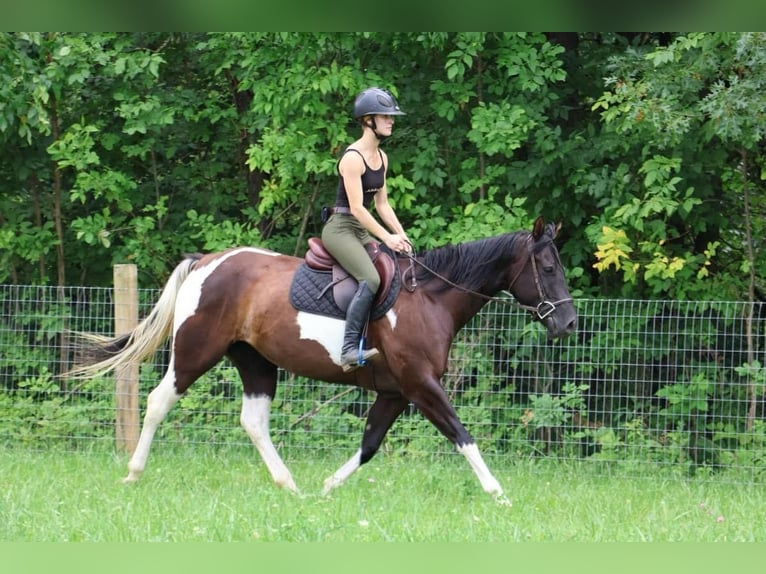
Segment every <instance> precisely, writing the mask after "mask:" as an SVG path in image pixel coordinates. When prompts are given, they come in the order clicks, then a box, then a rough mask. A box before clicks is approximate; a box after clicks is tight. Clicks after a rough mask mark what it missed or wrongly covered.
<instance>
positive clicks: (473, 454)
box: [457, 443, 503, 497]
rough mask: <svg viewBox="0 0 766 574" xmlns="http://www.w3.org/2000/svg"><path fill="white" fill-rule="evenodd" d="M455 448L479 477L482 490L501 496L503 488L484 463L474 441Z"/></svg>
mask: <svg viewBox="0 0 766 574" xmlns="http://www.w3.org/2000/svg"><path fill="white" fill-rule="evenodd" d="M457 450H458V452H459V453H460V454H462V455H463V456H464V457H465V458H466V460H467V461H468V464H470V465H471V468H472V469H473V472H474V473H475V474H476V477H477V478H478V479H479V482H480V483H481V486H482V488H483V489H484V491H485V492H488V493H489V494H491V495H493V496H498V497H499V496H501V495H502V494H503V489H502V488H501V487H500V483H499V482H497V479H496V478H495V477H494V476H492V473H491V472H490V471H489V469H488V468H487V465H486V464H485V463H484V459H483V458H482V456H481V453H480V452H479V447H477V446H476V444H475V443H474V444H465V445H463V446H459V447H457Z"/></svg>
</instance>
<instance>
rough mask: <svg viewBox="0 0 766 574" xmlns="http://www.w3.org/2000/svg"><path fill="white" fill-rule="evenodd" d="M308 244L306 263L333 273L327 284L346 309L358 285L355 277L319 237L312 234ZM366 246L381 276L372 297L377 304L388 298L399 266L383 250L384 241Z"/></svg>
mask: <svg viewBox="0 0 766 574" xmlns="http://www.w3.org/2000/svg"><path fill="white" fill-rule="evenodd" d="M308 245H309V248H308V250H307V251H306V255H305V256H304V260H305V262H306V265H307V266H308V267H309V268H310V269H313V270H314V271H319V272H325V273H326V272H331V273H332V281H331V282H330V284H329V286H328V288H329V287H330V286H331V287H332V290H333V297H334V299H335V304H336V305H337V306H338V307H339V308H340V309H341V310H342V311H344V312H345V311H346V309H348V304H349V303H350V302H351V299H352V298H353V296H354V293H355V292H356V288H357V285H358V283H357V281H356V279H355V278H354V277H352V276H351V275H349V274H348V272H347V271H346V270H345V269H343V267H341V266H340V264H339V263H338V262H337V261H336V260H335V258H334V257H333V256H332V255H331V254H330V252H329V251H327V249H325V246H324V244H323V243H322V240H321V239H320V238H319V237H310V238H309V240H308ZM364 247H365V249H366V250H367V254H368V255H369V256H370V259H371V260H372V263H373V265H375V270H376V271H377V272H378V275H379V276H380V287H378V291H377V293H376V294H375V299H373V307H377V306H379V305H381V304H383V303H384V302H385V301H386V300H387V299H388V295H389V293H390V291H391V287H392V285H393V284H394V279H395V278H396V277H397V271H398V267H397V264H396V261H395V260H394V258H393V257H392V256H391V255H390V254H389V253H387V252H386V251H383V249H382V248H381V244H380V243H378V242H377V241H370V242H369V243H367V244H366V245H365V246H364Z"/></svg>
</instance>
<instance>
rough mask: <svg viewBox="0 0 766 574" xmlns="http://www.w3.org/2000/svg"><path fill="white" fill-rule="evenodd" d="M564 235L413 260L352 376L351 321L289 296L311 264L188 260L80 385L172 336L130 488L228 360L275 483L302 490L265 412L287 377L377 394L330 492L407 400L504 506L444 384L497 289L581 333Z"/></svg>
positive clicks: (248, 251) (544, 232) (561, 332)
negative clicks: (206, 376)
mask: <svg viewBox="0 0 766 574" xmlns="http://www.w3.org/2000/svg"><path fill="white" fill-rule="evenodd" d="M559 228H560V225H559V226H555V225H553V224H547V225H546V224H545V223H544V222H543V220H542V218H538V219H537V221H535V223H534V226H533V229H532V231H531V232H529V231H516V232H513V233H507V234H504V235H500V236H496V237H490V238H486V239H480V240H477V241H473V242H468V243H462V244H458V245H451V246H445V247H440V248H437V249H434V250H431V251H426V252H424V253H422V254H420V255H418V256H417V257H415V258H414V261H409V260H405V261H404V263H405V264H406V265H411V266H413V269H414V270H415V277H416V281H415V283H416V287H415V288H414V289H402V290H401V293H400V295H399V297H398V299H397V300H396V302H395V303H394V305H393V307H392V308H391V309H390V310H389V311H388V312H387V313H386V314H385V315H384V316H382V317H381V318H379V319H377V320H375V321H372V322H371V323H370V325H369V328H368V338H369V342H370V345H372V346H375V347H377V349H378V350H379V351H380V355H378V356H377V357H375V358H374V359H372V360H371V361H370V363H369V364H368V365H367V366H365V367H363V368H360V369H358V370H356V371H353V372H350V373H344V372H343V371H342V370H341V367H340V349H341V343H342V339H343V331H344V322H343V320H340V319H332V318H328V317H325V316H320V315H313V314H309V313H305V312H301V311H297V310H296V309H295V308H294V307H293V306H292V305H291V303H290V300H289V296H288V291H289V289H290V285H291V281H292V279H293V275H294V274H295V272H296V269H298V266H299V265H300V264H301V262H302V259H300V258H296V257H290V256H287V255H282V254H279V253H275V252H271V251H267V250H264V249H258V248H254V247H238V248H232V249H228V250H225V251H222V252H219V253H211V254H207V255H204V256H199V255H198V256H189V257H187V258H185V259H184V260H183V261H181V263H180V264H179V265H178V266H177V267H176V268H175V270H174V271H173V273H172V274H171V276H170V278H169V279H168V281H167V284H166V285H165V288H164V290H163V292H162V294H161V296H160V299H159V301H158V302H157V304H156V305H155V307H154V309H153V310H152V311H151V313H150V314H149V315H148V316H147V317H146V318H145V319H144V320H143V321H142V322H141V323H140V324H139V325H138V327H137V328H136V329H135V330H134V331H133V332H132V333H129V334H126V335H123V336H120V337H116V338H113V339H110V338H106V337H99V336H89V339H90V341H89V342H90V351H91V352H92V353H91V355H90V358H89V360H88V361H87V362H85V364H83V365H81V366H79V367H78V368H76V369H74V370H73V371H72V372H71V373H70V376H73V377H80V378H83V377H84V378H90V377H94V376H98V375H102V374H105V373H107V372H109V371H112V370H114V369H115V368H117V367H120V366H121V365H125V364H126V363H129V362H139V361H142V360H144V359H146V358H148V357H150V356H152V354H153V353H154V351H155V350H156V349H157V348H158V347H159V346H160V345H161V344H162V343H163V342H164V341H165V340H166V339H167V338H168V337H172V340H171V341H172V342H171V348H170V351H171V352H170V361H169V366H168V369H167V371H166V373H165V375H164V376H163V378H162V380H161V381H160V383H159V385H157V387H156V388H155V389H154V390H152V392H151V393H150V394H149V396H148V401H147V406H146V413H145V417H144V421H143V427H142V429H141V434H140V437H139V441H138V445H137V447H136V449H135V451H134V453H133V455H132V457H131V459H130V461H129V463H128V469H129V473H128V475H127V477H126V478H125V479H124V482H132V481H135V480H137V479H138V478H139V477H140V476H141V473H142V472H143V471H144V468H145V466H146V461H147V458H148V456H149V450H150V448H151V444H152V439H153V437H154V433H155V431H156V430H157V427H158V425H159V424H160V423H161V422H162V420H163V419H164V417H165V415H166V414H167V413H168V411H169V410H170V408H171V407H172V406H173V405H174V404H175V403H176V402H177V401H178V400H179V399H180V398H181V396H182V395H183V394H184V392H185V391H186V390H187V389H188V388H189V387H190V386H191V385H192V383H194V381H195V380H197V379H198V378H199V377H200V376H201V375H202V374H203V373H205V372H206V371H208V370H209V369H210V368H212V367H213V366H214V365H215V364H216V363H218V362H219V361H220V360H221V359H222V358H223V357H224V356H227V357H228V358H229V359H230V360H231V361H232V363H233V364H234V365H235V367H236V368H237V370H238V372H239V374H240V376H241V378H242V384H243V398H242V412H241V418H240V421H241V424H242V426H243V427H244V429H245V431H246V432H247V434H248V435H249V436H250V438H251V440H252V442H253V443H254V445H255V447H256V448H257V450H258V452H259V453H260V455H261V457H262V459H263V461H264V463H265V464H266V466H267V468H268V470H269V472H270V473H271V476H272V478H273V480H274V481H275V482H276V484H277V485H279V486H281V487H285V488H288V489H290V490H293V491H297V487H296V485H295V482H294V480H293V477H292V474H291V473H290V471H289V470H288V468H287V466H285V464H284V462H283V461H282V458H281V457H280V456H279V454H278V452H277V450H276V448H275V447H274V445H273V443H272V441H271V437H270V433H269V410H270V406H271V403H272V400H273V399H274V396H275V393H276V388H277V374H278V369H280V368H282V369H284V370H286V371H289V372H292V373H295V374H296V375H300V376H303V377H307V378H310V379H315V380H322V381H330V382H336V383H345V384H349V385H356V386H359V387H363V388H367V389H370V390H372V391H374V392H375V393H376V398H375V400H374V403H373V405H372V407H371V408H370V410H369V414H368V417H367V424H366V425H365V427H364V433H363V436H362V441H361V447H360V448H359V450H358V451H357V452H356V453H355V454H354V455H353V456H352V457H351V458H350V459H349V460H348V462H346V463H345V464H344V465H343V466H341V467H340V468H339V469H338V470H337V471H336V472H335V473H334V474H333V475H332V476H330V477H329V478H328V479H327V480H326V481H325V483H324V492H325V493H327V492H329V491H331V490H332V489H334V488H336V487H338V486H340V485H341V484H343V482H345V481H346V480H347V479H348V478H349V477H350V476H351V475H352V474H353V473H354V472H355V471H356V470H357V469H358V468H359V467H360V466H361V465H363V464H364V463H366V462H367V461H369V460H370V459H371V458H372V457H373V456H374V455H375V453H376V452H377V451H378V448H379V447H380V445H381V443H382V441H383V438H384V437H385V435H386V433H387V432H388V430H389V428H391V425H392V424H393V423H394V421H395V420H396V419H397V417H398V416H399V415H400V414H401V413H402V411H404V409H405V408H406V407H407V406H408V405H409V403H410V402H411V403H413V404H414V405H415V407H416V408H417V409H419V410H420V412H421V413H422V414H423V415H424V416H425V417H426V418H427V419H428V420H429V421H430V422H431V423H433V424H434V425H435V426H436V428H437V429H438V430H439V431H441V433H442V434H443V435H444V436H445V437H446V438H447V439H449V440H450V441H451V442H452V443H453V444H454V445H455V447H456V448H457V450H458V451H459V452H460V453H461V454H463V456H465V458H466V459H467V461H468V463H469V464H470V466H471V468H472V469H473V471H474V473H475V474H476V476H477V478H478V480H479V482H480V483H481V486H482V488H483V489H484V490H485V491H486V492H488V493H490V494H492V495H495V496H498V497H499V496H500V495H502V493H503V490H502V488H501V486H500V484H499V483H498V481H497V480H496V479H495V477H494V476H493V475H492V473H491V472H490V471H489V469H488V468H487V465H486V464H485V462H484V460H483V459H482V456H481V454H480V452H479V450H478V448H477V446H476V444H475V442H474V440H473V439H472V438H471V435H470V434H469V432H468V431H467V430H466V429H465V427H464V426H463V424H462V423H461V422H460V419H459V418H458V416H457V414H456V412H455V409H454V407H453V406H452V405H451V404H450V401H449V399H448V397H447V394H446V393H445V391H444V390H443V388H442V387H441V385H440V378H441V377H442V375H443V374H444V372H445V370H446V369H447V360H448V354H449V349H450V345H451V344H452V341H453V338H454V337H455V335H456V334H457V332H458V331H459V330H460V329H461V328H462V327H463V326H464V325H465V324H466V323H467V322H468V321H469V320H470V319H471V318H472V317H473V316H474V315H476V314H477V313H478V312H479V310H480V309H481V308H482V307H483V306H484V305H485V304H486V303H487V301H488V300H490V299H491V298H492V296H493V295H495V294H497V293H499V292H501V291H504V290H508V291H510V292H511V293H512V294H513V296H514V298H515V299H516V301H517V302H518V303H519V304H520V305H521V306H522V307H523V308H525V309H527V310H529V311H530V312H531V313H532V315H533V316H534V318H535V319H536V320H539V321H541V322H542V324H543V325H545V327H546V328H547V331H548V335H549V337H554V338H555V337H563V336H566V335H569V334H570V333H572V332H573V331H574V329H575V327H576V321H577V315H576V312H575V308H574V305H573V302H572V298H571V296H570V294H569V289H568V287H567V283H566V280H565V277H564V269H563V268H562V265H561V262H560V259H559V255H558V250H557V248H556V246H555V244H554V239H555V238H556V236H557V234H558V231H559ZM411 270H412V269H411Z"/></svg>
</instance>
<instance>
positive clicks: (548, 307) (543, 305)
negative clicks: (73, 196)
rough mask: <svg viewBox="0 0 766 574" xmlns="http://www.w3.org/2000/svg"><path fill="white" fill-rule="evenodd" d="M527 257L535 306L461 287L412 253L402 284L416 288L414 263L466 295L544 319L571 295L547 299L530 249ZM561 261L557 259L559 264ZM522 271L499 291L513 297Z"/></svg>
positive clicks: (412, 288)
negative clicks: (536, 299) (409, 277)
mask: <svg viewBox="0 0 766 574" xmlns="http://www.w3.org/2000/svg"><path fill="white" fill-rule="evenodd" d="M531 237H532V235H531V234H530V235H529V237H528V239H527V244H529V239H531ZM527 251H528V254H529V258H530V260H531V262H532V272H533V274H534V279H535V286H536V287H537V294H538V295H539V296H540V303H538V304H537V307H533V306H531V305H524V304H523V303H519V302H518V301H516V300H515V298H514V300H512V301H511V300H508V299H506V298H503V297H494V296H491V295H485V294H484V293H479V292H478V291H474V290H473V289H468V288H467V287H463V286H462V285H458V284H457V283H455V282H454V281H451V280H450V279H448V278H446V277H445V276H444V275H441V274H440V273H437V272H436V271H434V270H433V269H431V268H430V267H428V265H426V264H425V263H423V262H422V261H421V260H420V259H418V258H417V257H415V255H413V254H412V253H405V254H404V255H405V256H406V257H407V258H408V259H409V260H410V265H409V267H408V268H407V269H406V270H405V271H404V273H403V274H402V284H403V285H404V286H405V288H406V289H407V290H408V291H409V292H410V293H412V292H414V291H415V289H416V288H417V285H418V284H417V279H416V278H415V264H417V265H419V266H420V267H422V268H423V269H425V270H426V271H428V272H429V273H431V274H432V275H433V276H434V277H436V278H437V279H439V280H441V281H444V283H446V284H447V285H449V286H450V287H453V288H455V289H457V290H458V291H462V292H463V293H467V294H468V295H472V296H474V297H479V298H480V299H484V300H485V301H493V302H496V303H502V304H503V305H511V306H514V307H519V308H521V309H524V310H525V311H529V312H530V313H532V314H534V315H537V318H538V319H540V320H542V319H545V318H546V317H547V316H548V315H550V314H551V313H553V312H554V311H555V310H556V305H560V304H561V303H566V302H568V301H572V298H571V297H567V298H565V299H559V300H558V301H548V300H547V299H546V296H545V291H544V290H543V286H542V284H541V282H540V274H539V273H538V272H537V262H536V261H535V258H534V254H533V253H532V250H531V249H528V250H527ZM560 263H561V262H560V261H559V264H560ZM522 271H524V266H523V265H522V266H521V267H520V269H519V271H518V273H516V275H515V276H514V278H513V280H512V281H511V283H510V285H508V289H503V290H502V291H501V293H504V294H506V295H508V296H510V297H513V294H512V293H510V291H509V290H510V289H511V287H513V284H514V283H516V280H517V279H518V278H519V277H520V276H521V272H522ZM407 272H410V273H411V274H412V283H411V284H407V283H406V282H405V281H404V277H405V276H406V275H407Z"/></svg>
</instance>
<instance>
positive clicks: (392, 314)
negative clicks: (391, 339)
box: [386, 309, 397, 331]
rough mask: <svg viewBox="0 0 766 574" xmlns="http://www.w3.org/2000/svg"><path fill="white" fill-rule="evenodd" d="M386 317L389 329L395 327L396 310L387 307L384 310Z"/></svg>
mask: <svg viewBox="0 0 766 574" xmlns="http://www.w3.org/2000/svg"><path fill="white" fill-rule="evenodd" d="M386 319H388V322H389V324H390V325H391V330H392V331H393V330H394V329H396V320H397V316H396V312H395V311H394V310H393V309H389V310H388V311H386Z"/></svg>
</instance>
